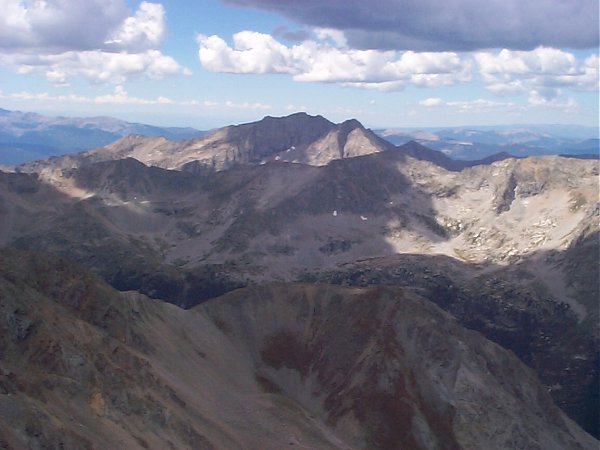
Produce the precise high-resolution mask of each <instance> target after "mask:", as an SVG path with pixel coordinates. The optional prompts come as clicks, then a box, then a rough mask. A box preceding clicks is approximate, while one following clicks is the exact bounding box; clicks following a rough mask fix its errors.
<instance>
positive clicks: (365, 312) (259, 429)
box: [0, 113, 600, 449]
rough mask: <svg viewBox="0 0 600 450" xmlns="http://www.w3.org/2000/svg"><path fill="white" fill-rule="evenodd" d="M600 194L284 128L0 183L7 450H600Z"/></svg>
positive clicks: (83, 162) (573, 172) (294, 118)
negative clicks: (113, 449)
mask: <svg viewBox="0 0 600 450" xmlns="http://www.w3.org/2000/svg"><path fill="white" fill-rule="evenodd" d="M598 175H599V172H598V161H595V160H586V159H573V158H563V157H559V156H544V157H529V158H519V159H517V158H511V157H509V156H508V155H504V156H502V158H500V159H499V160H496V161H494V158H491V159H489V160H483V161H478V162H477V163H466V162H461V161H456V160H452V159H450V158H448V157H447V156H446V155H445V154H443V153H441V152H437V151H435V150H433V149H429V148H427V147H424V146H422V145H421V144H418V143H416V142H409V143H406V144H404V145H400V146H395V145H393V144H391V143H389V142H388V141H385V140H383V139H381V138H380V137H379V136H378V135H377V134H375V133H373V132H372V131H370V130H368V129H366V128H364V127H363V126H362V125H361V124H360V123H359V122H357V121H355V120H350V121H346V122H343V123H341V124H334V123H331V122H329V121H328V120H326V119H325V118H323V117H320V116H309V115H306V114H303V113H299V114H293V115H291V116H288V117H284V118H272V117H268V118H265V119H263V120H261V121H258V122H254V123H250V124H244V125H237V126H231V127H226V128H223V129H219V130H216V131H214V132H212V133H209V134H207V135H205V136H201V137H197V138H194V139H189V140H185V141H171V140H169V139H166V138H163V137H144V136H139V135H138V136H129V137H125V138H122V139H120V140H118V141H116V142H114V143H112V144H109V145H107V146H105V147H101V148H97V149H93V150H89V151H85V152H82V153H78V154H71V155H65V156H56V157H52V158H49V159H47V160H43V161H36V162H31V163H25V164H22V165H19V166H17V167H15V168H14V170H12V171H6V172H0V216H1V217H2V220H1V221H0V245H1V246H2V247H3V258H2V259H0V263H1V264H0V269H2V270H1V271H0V275H1V278H0V292H2V293H3V295H2V297H0V300H1V301H2V302H4V310H5V311H8V312H7V314H5V316H2V317H3V318H2V320H3V321H4V322H0V328H2V329H3V331H4V333H3V336H5V337H4V338H3V339H4V341H3V342H2V343H0V351H2V352H3V353H2V354H3V358H2V361H3V362H2V367H1V368H2V371H3V372H2V373H0V375H1V374H4V375H3V376H4V377H5V378H3V380H4V381H3V382H2V383H4V384H0V387H2V386H4V387H3V389H4V390H5V391H6V392H10V396H11V398H10V399H6V401H7V402H16V403H14V404H16V405H18V407H15V409H14V412H11V411H13V410H11V409H10V408H9V407H8V406H7V405H8V403H5V404H4V406H2V407H1V409H0V417H2V418H3V421H2V423H7V424H8V423H15V424H17V425H15V426H13V427H12V428H11V427H7V426H4V427H3V428H1V429H0V442H2V440H1V439H4V442H7V443H9V444H10V445H17V444H18V445H19V446H25V447H27V446H36V445H37V446H42V447H43V446H53V445H54V446H56V445H58V444H59V443H60V442H59V441H60V440H61V439H63V440H65V439H72V440H71V441H69V442H70V443H74V442H75V443H80V444H81V445H83V446H84V447H85V445H88V446H91V447H94V446H95V445H97V443H98V442H108V441H109V440H110V442H113V443H114V445H116V446H121V447H123V446H126V447H128V448H129V447H131V448H136V447H147V448H148V447H149V448H165V446H168V445H169V444H168V442H171V443H172V446H173V447H175V448H183V447H193V448H196V447H202V446H205V447H206V448H211V446H212V447H214V448H281V447H282V446H300V447H301V446H302V445H304V446H308V447H312V448H382V449H383V448H423V449H430V448H499V449H500V448H543V449H546V448H548V449H551V448H556V449H559V448H560V449H563V448H564V449H570V448H573V449H576V448H596V447H597V441H596V440H595V439H594V438H592V437H591V436H589V435H588V434H586V433H585V432H584V431H582V429H581V428H579V427H582V428H583V429H585V430H586V431H587V432H588V433H591V434H593V435H594V436H596V437H597V436H598V395H597V392H598V363H599V361H598V354H599V353H598V320H599V312H598V302H597V299H598V295H599V292H598V284H599V280H598V258H597V255H598V252H599V251H600V246H599V244H598V236H599V224H598V214H599V213H598V206H597V200H598V187H597V182H598ZM4 255H5V256H4ZM77 280H83V281H77ZM118 291H121V292H118ZM152 299H156V300H152ZM169 303H170V304H171V305H170V304H169ZM34 305H38V306H34ZM45 317H51V318H52V320H47V319H45ZM72 324H77V326H76V327H73V325H72ZM175 349H176V350H175ZM4 355H7V356H4ZM48 373H49V374H50V376H47V375H45V374H48ZM69 396H70V397H69ZM59 398H69V399H70V400H69V402H67V401H66V400H65V401H60V402H59V401H54V399H59ZM554 405H556V406H557V407H558V408H560V409H557V407H555V406H554ZM11 414H12V415H11ZM565 414H566V415H568V416H569V417H570V418H571V419H573V420H574V421H575V422H576V423H577V424H578V425H575V424H574V423H573V422H571V420H570V419H568V418H567V417H566V416H565ZM71 418H73V420H71ZM79 424H81V425H82V426H81V427H80V426H79ZM145 428H148V429H150V430H152V431H151V432H148V433H145V432H144V431H143V430H144V429H145ZM60 430H67V431H68V432H66V433H61V432H60ZM103 439H108V440H106V441H103ZM63 443H64V442H63ZM65 445H67V446H68V445H69V444H68V443H67V444H65ZM73 445H74V444H73ZM78 446H79V444H78Z"/></svg>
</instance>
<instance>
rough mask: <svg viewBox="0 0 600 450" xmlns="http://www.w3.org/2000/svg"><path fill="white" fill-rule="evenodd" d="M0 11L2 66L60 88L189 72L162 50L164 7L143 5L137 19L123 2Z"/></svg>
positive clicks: (5, 5) (73, 0)
mask: <svg viewBox="0 0 600 450" xmlns="http://www.w3.org/2000/svg"><path fill="white" fill-rule="evenodd" d="M0 9H1V10H2V11H3V15H1V16H0V64H2V65H6V66H13V67H16V68H17V70H18V72H19V73H31V72H38V73H42V74H43V75H44V76H45V77H46V78H47V79H48V80H49V81H51V82H53V83H55V84H58V85H61V84H67V83H68V80H69V79H70V78H72V77H76V76H81V77H84V78H86V79H88V80H89V81H91V82H95V83H105V82H108V83H113V84H122V83H123V82H125V81H126V80H127V79H128V78H130V77H147V78H151V79H159V78H162V77H164V76H168V75H174V74H187V73H190V71H189V69H186V68H185V67H182V66H181V65H180V64H179V63H177V61H175V59H173V58H172V57H170V56H166V55H164V54H162V52H161V51H160V47H161V44H162V41H163V39H164V36H165V33H166V25H165V10H164V7H163V6H162V4H160V3H150V2H145V1H143V2H141V4H140V6H139V8H138V9H137V11H135V12H134V14H133V15H130V12H129V11H128V9H127V8H126V6H125V3H124V0H86V1H83V2H82V1H80V0H46V1H44V2H40V1H20V0H0ZM90 18H93V20H90Z"/></svg>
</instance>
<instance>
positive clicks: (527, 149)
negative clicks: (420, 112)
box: [375, 125, 600, 160]
mask: <svg viewBox="0 0 600 450" xmlns="http://www.w3.org/2000/svg"><path fill="white" fill-rule="evenodd" d="M375 132H376V133H377V134H378V135H379V136H381V137H382V138H384V139H386V140H388V141H389V142H391V143H393V144H395V145H401V144H405V143H406V142H409V141H416V142H418V143H420V144H422V145H424V146H427V147H429V148H431V149H434V150H438V151H441V152H443V153H444V154H446V155H447V156H449V157H450V158H452V159H459V160H476V159H483V158H487V157H489V156H491V155H494V154H498V153H508V154H510V155H513V156H517V157H525V156H540V155H564V156H574V155H577V156H583V155H587V156H590V157H595V158H598V151H599V146H600V141H599V139H598V136H599V133H598V128H594V127H584V126H577V125H514V126H509V125H507V126H495V127H468V128H466V127H465V128H426V129H419V130H414V129H403V128H402V129H380V130H375Z"/></svg>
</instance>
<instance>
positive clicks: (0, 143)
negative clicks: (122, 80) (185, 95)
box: [0, 108, 204, 164]
mask: <svg viewBox="0 0 600 450" xmlns="http://www.w3.org/2000/svg"><path fill="white" fill-rule="evenodd" d="M136 133H137V134H143V135H146V136H165V137H167V138H169V139H189V138H193V137H197V136H201V135H202V134H204V133H203V132H202V131H198V130H195V129H193V128H178V127H155V126H152V125H144V124H139V123H130V122H125V121H122V120H119V119H114V118H112V117H87V118H79V117H49V116H44V115H41V114H36V113H30V112H20V111H8V110H6V109H1V108H0V164H20V163H22V162H26V161H32V160H36V159H42V158H47V157H48V156H52V155H61V154H65V153H74V152H79V151H82V150H87V149H90V148H94V147H101V146H103V145H106V144H109V143H111V142H113V141H115V140H117V139H119V138H121V137H123V136H126V135H129V134H136Z"/></svg>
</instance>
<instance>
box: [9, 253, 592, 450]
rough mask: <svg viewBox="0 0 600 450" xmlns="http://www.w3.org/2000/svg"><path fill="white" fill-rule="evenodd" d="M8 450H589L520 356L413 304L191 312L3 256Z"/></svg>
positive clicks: (364, 302) (307, 289)
mask: <svg viewBox="0 0 600 450" xmlns="http://www.w3.org/2000/svg"><path fill="white" fill-rule="evenodd" d="M0 310H1V311H2V314H1V315H0V329H1V331H2V332H1V333H0V353H1V355H2V358H0V417H1V419H2V420H0V443H1V445H2V447H3V448H7V449H8V448H59V447H61V448H63V447H64V448H98V447H103V448H104V447H107V446H108V447H112V448H132V449H133V448H230V449H235V448H264V449H280V448H283V447H287V448H290V447H291V448H295V447H299V448H322V449H326V448H331V449H361V448H369V449H396V448H414V449H428V450H429V449H468V448H486V449H505V448H539V449H548V450H552V449H557V450H559V449H560V450H564V449H593V448H596V446H597V442H596V441H595V440H593V439H592V438H591V437H590V436H589V435H586V434H585V433H583V432H582V431H581V430H580V429H579V428H578V427H577V426H576V425H574V424H573V423H572V422H571V421H570V420H569V419H567V418H566V417H565V416H564V415H563V414H562V413H561V412H560V410H559V409H558V408H556V407H555V406H554V405H553V403H552V401H551V399H550V397H549V396H548V394H547V393H546V391H545V390H544V389H543V388H542V386H541V385H540V384H539V382H538V381H537V379H536V376H535V375H534V373H533V371H531V370H530V369H528V368H526V367H525V366H524V365H523V364H522V363H521V362H520V361H519V360H518V359H517V358H516V357H515V356H514V355H512V354H511V353H509V352H507V351H506V350H504V349H502V348H501V347H499V346H497V345H495V344H493V343H491V342H489V341H487V340H486V339H484V338H483V337H482V336H481V335H479V334H478V333H476V332H473V331H467V330H465V329H463V328H462V327H460V326H459V325H458V324H457V322H456V321H455V320H454V319H453V318H452V317H451V316H450V315H448V314H446V313H444V312H442V311H441V310H440V309H438V308H437V307H435V306H434V305H432V304H431V303H430V302H428V301H426V300H424V299H422V298H420V297H418V296H417V295H415V294H413V293H410V292H408V291H404V290H401V289H393V288H343V287H333V286H323V285H293V284H276V285H267V286H263V287H260V288H246V289H242V290H238V291H234V292H231V293H229V294H227V295H225V296H224V297H221V298H217V299H213V300H211V301H210V302H207V303H204V304H202V305H200V306H198V307H196V308H194V309H192V310H182V309H179V308H177V307H175V306H172V305H169V304H167V303H164V302H160V301H156V300H151V299H148V298H146V297H144V296H141V295H139V294H137V293H118V292H116V291H114V290H112V289H111V288H110V287H109V286H107V285H105V284H104V283H103V282H102V281H101V280H99V279H98V278H96V277H95V276H92V275H90V274H88V273H85V272H81V271H80V270H79V269H78V268H76V267H75V266H73V265H72V264H70V263H68V262H67V261H65V260H63V259H56V258H54V257H49V256H44V255H39V254H38V255H34V254H27V253H20V252H15V251H4V252H3V253H2V255H0Z"/></svg>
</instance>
